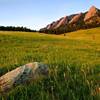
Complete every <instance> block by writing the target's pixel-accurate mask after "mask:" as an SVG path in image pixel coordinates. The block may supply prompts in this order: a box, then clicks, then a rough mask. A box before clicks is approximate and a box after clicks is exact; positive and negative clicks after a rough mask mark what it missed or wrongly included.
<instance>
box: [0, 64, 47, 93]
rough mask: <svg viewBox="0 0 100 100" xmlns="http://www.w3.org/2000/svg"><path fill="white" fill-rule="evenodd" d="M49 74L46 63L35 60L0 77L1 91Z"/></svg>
mask: <svg viewBox="0 0 100 100" xmlns="http://www.w3.org/2000/svg"><path fill="white" fill-rule="evenodd" d="M47 74H48V67H47V65H45V64H42V63H38V62H34V63H29V64H26V65H23V66H20V67H18V68H16V69H15V70H12V71H10V72H8V73H6V74H5V75H3V76H1V77H0V91H1V92H4V91H7V90H10V89H11V88H12V87H14V86H16V85H19V84H23V83H26V82H29V81H32V80H35V79H37V78H38V77H40V76H41V75H47Z"/></svg>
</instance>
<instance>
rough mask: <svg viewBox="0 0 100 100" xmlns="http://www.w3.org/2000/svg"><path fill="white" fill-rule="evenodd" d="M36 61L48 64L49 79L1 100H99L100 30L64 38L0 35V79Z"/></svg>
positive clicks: (83, 31)
mask: <svg viewBox="0 0 100 100" xmlns="http://www.w3.org/2000/svg"><path fill="white" fill-rule="evenodd" d="M36 61H38V62H43V63H46V64H48V67H49V69H50V73H49V76H48V77H44V78H42V79H41V80H39V81H36V82H32V83H31V84H25V85H21V86H17V87H16V88H14V89H12V90H11V91H10V92H9V93H7V94H6V95H0V99H1V100H100V92H98V91H97V90H98V89H99V88H100V27H99V28H95V29H89V30H79V31H76V32H72V33H67V34H66V36H63V35H47V34H39V33H25V32H0V76H2V75H3V74H5V73H6V72H8V71H10V70H12V69H15V68H16V67H18V66H20V65H24V64H26V63H29V62H36Z"/></svg>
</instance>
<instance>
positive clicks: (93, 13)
mask: <svg viewBox="0 0 100 100" xmlns="http://www.w3.org/2000/svg"><path fill="white" fill-rule="evenodd" d="M94 16H98V9H97V8H96V7H95V6H92V7H91V8H90V9H89V11H88V12H87V14H86V15H85V18H84V21H87V20H89V19H90V18H92V17H94Z"/></svg>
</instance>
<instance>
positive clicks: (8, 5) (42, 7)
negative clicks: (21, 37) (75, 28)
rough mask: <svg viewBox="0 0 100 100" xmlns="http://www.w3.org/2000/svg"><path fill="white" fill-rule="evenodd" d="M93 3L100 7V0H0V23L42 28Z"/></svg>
mask: <svg viewBox="0 0 100 100" xmlns="http://www.w3.org/2000/svg"><path fill="white" fill-rule="evenodd" d="M92 5H94V6H96V7H97V8H100V0H0V25H4V26H25V27H28V28H32V29H40V28H42V27H44V26H46V25H47V24H48V23H51V22H52V21H54V20H57V19H59V18H60V17H63V16H65V15H70V14H73V13H80V12H81V11H82V12H85V11H87V10H88V9H89V8H90V7H91V6H92Z"/></svg>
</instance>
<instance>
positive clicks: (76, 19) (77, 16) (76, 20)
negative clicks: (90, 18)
mask: <svg viewBox="0 0 100 100" xmlns="http://www.w3.org/2000/svg"><path fill="white" fill-rule="evenodd" d="M81 16H82V13H80V14H77V15H75V16H74V17H73V18H72V19H71V21H69V24H73V23H77V22H78V21H79V20H80V18H81Z"/></svg>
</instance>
